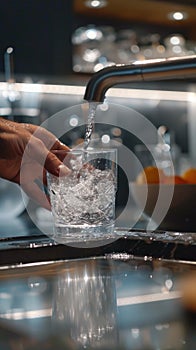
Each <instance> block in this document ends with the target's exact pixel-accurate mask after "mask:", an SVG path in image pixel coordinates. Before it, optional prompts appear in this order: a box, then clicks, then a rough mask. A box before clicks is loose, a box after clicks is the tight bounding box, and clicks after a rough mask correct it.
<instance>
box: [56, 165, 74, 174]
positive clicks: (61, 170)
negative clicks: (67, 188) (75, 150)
mask: <svg viewBox="0 0 196 350" xmlns="http://www.w3.org/2000/svg"><path fill="white" fill-rule="evenodd" d="M58 169H59V176H66V175H69V174H71V170H70V169H69V168H68V167H66V166H65V165H64V164H61V165H59V167H58Z"/></svg>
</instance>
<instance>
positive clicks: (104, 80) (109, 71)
mask: <svg viewBox="0 0 196 350" xmlns="http://www.w3.org/2000/svg"><path fill="white" fill-rule="evenodd" d="M190 77H196V55H193V56H186V57H183V58H168V59H158V60H157V59H155V60H147V61H142V62H134V63H132V64H130V65H114V66H110V67H106V68H103V69H102V70H100V71H98V72H97V73H95V74H94V75H93V76H92V78H91V79H90V80H89V82H88V84H87V87H86V91H85V94H84V99H85V100H87V101H89V102H90V101H94V102H103V101H104V99H105V93H106V91H107V90H108V89H109V88H111V87H112V86H114V85H117V84H124V83H131V82H139V81H161V80H171V79H179V78H180V79H183V78H190Z"/></svg>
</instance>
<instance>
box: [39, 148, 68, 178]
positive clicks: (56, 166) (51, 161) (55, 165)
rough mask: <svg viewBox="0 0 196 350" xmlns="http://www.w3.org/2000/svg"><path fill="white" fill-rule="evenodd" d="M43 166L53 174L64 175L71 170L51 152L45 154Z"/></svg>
mask: <svg viewBox="0 0 196 350" xmlns="http://www.w3.org/2000/svg"><path fill="white" fill-rule="evenodd" d="M44 167H45V169H46V170H47V171H48V172H49V173H51V174H53V175H55V176H66V175H69V174H70V173H71V170H70V169H69V168H68V167H67V166H66V165H64V164H63V163H62V162H61V161H60V159H59V158H57V157H56V155H55V154H54V153H52V152H49V153H48V154H47V157H46V161H45V166H44Z"/></svg>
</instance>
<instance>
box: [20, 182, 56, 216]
mask: <svg viewBox="0 0 196 350" xmlns="http://www.w3.org/2000/svg"><path fill="white" fill-rule="evenodd" d="M40 183H41V182H40ZM23 190H24V191H25V193H26V194H27V195H28V196H29V197H30V198H32V199H33V200H34V201H35V202H37V203H38V204H39V205H40V206H42V207H43V208H45V209H48V210H51V205H50V202H49V199H48V197H47V196H46V194H45V193H44V191H43V190H42V188H41V186H40V185H38V184H37V183H36V182H32V181H30V182H29V183H26V184H24V185H23Z"/></svg>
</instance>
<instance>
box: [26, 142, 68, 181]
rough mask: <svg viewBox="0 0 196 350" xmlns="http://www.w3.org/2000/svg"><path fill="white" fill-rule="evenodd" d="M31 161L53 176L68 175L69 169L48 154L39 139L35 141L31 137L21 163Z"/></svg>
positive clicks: (52, 155)
mask: <svg viewBox="0 0 196 350" xmlns="http://www.w3.org/2000/svg"><path fill="white" fill-rule="evenodd" d="M31 159H34V160H36V161H37V162H38V163H39V164H40V165H41V166H42V167H43V169H44V168H45V169H46V170H47V171H48V172H50V173H52V174H53V175H55V176H59V175H60V174H61V175H68V174H69V173H70V169H69V168H68V167H66V166H65V165H64V164H63V163H62V161H61V160H60V159H59V158H58V157H57V156H56V155H55V154H54V153H52V152H50V151H49V150H48V149H47V147H46V146H45V144H44V143H43V142H42V141H41V140H40V139H37V138H36V137H34V136H33V135H32V136H31V138H30V141H29V142H28V144H27V147H26V149H25V153H24V155H23V162H26V163H29V162H30V161H31Z"/></svg>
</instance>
